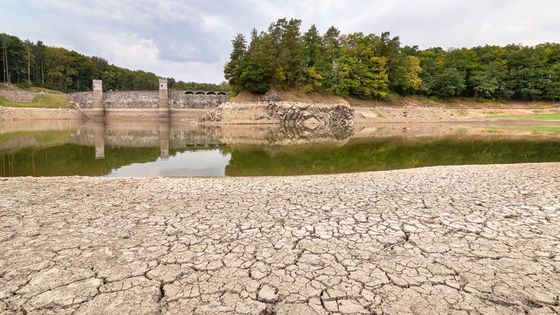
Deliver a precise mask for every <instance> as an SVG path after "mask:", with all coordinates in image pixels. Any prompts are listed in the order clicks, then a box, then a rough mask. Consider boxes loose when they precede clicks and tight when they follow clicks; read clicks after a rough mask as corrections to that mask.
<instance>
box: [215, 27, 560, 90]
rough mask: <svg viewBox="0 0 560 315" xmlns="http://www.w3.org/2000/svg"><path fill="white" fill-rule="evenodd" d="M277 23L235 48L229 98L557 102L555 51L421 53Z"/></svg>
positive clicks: (389, 39) (385, 40)
mask: <svg viewBox="0 0 560 315" xmlns="http://www.w3.org/2000/svg"><path fill="white" fill-rule="evenodd" d="M301 24H302V21H301V20H298V19H290V20H288V19H285V18H283V19H279V20H277V21H276V22H274V23H272V24H271V25H270V26H269V27H268V29H266V30H264V31H261V32H259V31H257V30H254V31H253V32H252V33H251V36H250V41H247V40H246V37H245V36H244V35H243V34H238V35H237V36H236V37H235V38H234V39H233V40H232V43H233V49H232V53H231V55H230V61H229V62H228V63H227V64H226V66H225V69H224V73H225V77H226V78H227V79H228V80H229V83H230V85H231V87H232V90H233V91H234V92H244V91H249V92H253V93H260V94H264V93H266V92H268V91H270V90H274V89H277V90H287V89H301V90H303V91H306V92H320V93H329V94H333V95H337V96H343V97H350V98H357V99H363V100H391V99H393V98H395V97H396V96H410V95H420V96H426V97H437V98H439V99H451V98H455V97H463V98H475V99H477V100H503V101H510V100H515V101H557V100H560V44H558V43H543V44H540V45H536V46H522V45H515V44H512V45H506V46H491V45H486V46H479V47H472V48H456V49H455V48H454V49H447V50H445V49H442V48H440V47H435V48H429V49H419V48H418V47H417V46H403V45H401V42H400V39H399V37H398V36H395V37H393V36H391V34H390V33H389V32H384V33H381V34H380V35H376V34H364V33H361V32H356V33H349V34H343V33H341V32H340V31H339V30H338V29H337V28H336V27H334V26H333V27H330V28H329V29H328V30H327V31H326V32H325V33H323V34H321V33H319V30H318V29H317V27H315V26H314V25H312V26H311V27H310V28H309V29H308V30H307V31H305V32H303V33H302V30H301Z"/></svg>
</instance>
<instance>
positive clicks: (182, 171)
mask: <svg viewBox="0 0 560 315" xmlns="http://www.w3.org/2000/svg"><path fill="white" fill-rule="evenodd" d="M90 124H91V126H88V125H87V124H86V125H85V126H84V128H83V130H84V131H85V132H86V134H87V132H88V130H87V129H88V128H89V129H93V135H94V143H95V159H96V160H100V159H105V137H106V131H105V122H104V121H103V120H93V121H92V122H91V123H90ZM134 127H137V128H136V130H135V129H132V130H127V129H126V128H125V129H124V130H120V134H121V137H122V139H121V140H119V139H118V138H119V131H116V132H113V133H110V137H112V139H113V140H112V143H113V144H114V145H115V144H116V145H122V146H124V147H129V146H130V147H135V146H150V145H151V144H154V139H153V134H154V132H153V130H154V128H153V124H152V126H151V127H152V130H150V129H149V128H147V129H140V130H138V127H140V126H134ZM194 132H195V133H196V131H194ZM170 137H171V123H170V121H169V120H160V121H159V123H158V126H157V142H159V158H157V159H156V160H155V161H149V162H140V163H132V164H129V165H124V166H121V167H118V168H115V169H112V170H111V171H110V173H109V174H107V175H106V176H109V177H140V176H141V177H158V176H225V168H226V166H227V165H228V163H229V160H230V155H229V154H222V153H221V152H220V150H219V148H216V146H218V145H219V143H218V142H217V141H216V140H213V139H210V138H207V139H206V141H205V137H204V136H203V135H199V136H198V137H197V136H196V135H195V136H193V137H192V138H193V139H191V140H193V141H189V140H188V136H187V137H186V139H184V141H185V148H188V147H189V146H192V147H191V148H190V149H191V150H188V151H185V152H179V151H176V152H174V154H173V156H170Z"/></svg>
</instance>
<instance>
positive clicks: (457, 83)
mask: <svg viewBox="0 0 560 315" xmlns="http://www.w3.org/2000/svg"><path fill="white" fill-rule="evenodd" d="M465 88H466V84H465V78H464V76H463V73H461V71H460V70H458V69H456V68H451V67H450V68H445V69H444V70H443V71H442V72H441V73H439V74H438V75H437V76H436V78H435V80H434V83H433V86H432V92H433V94H434V95H436V96H438V97H441V98H449V97H451V96H459V95H461V93H462V92H463V91H464V90H465Z"/></svg>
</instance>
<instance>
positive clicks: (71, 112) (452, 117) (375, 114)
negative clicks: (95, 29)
mask: <svg viewBox="0 0 560 315" xmlns="http://www.w3.org/2000/svg"><path fill="white" fill-rule="evenodd" d="M278 104H281V106H284V107H286V108H288V107H293V106H296V107H302V106H303V107H305V106H307V107H309V108H313V106H320V107H323V108H328V107H329V106H331V107H333V106H337V105H336V104H329V105H327V104H322V105H321V104H312V103H294V102H278ZM338 106H347V105H345V104H339V105H338ZM265 107H266V104H265V103H262V102H251V103H225V104H223V105H222V106H220V107H218V108H217V109H172V110H171V111H170V113H171V114H170V119H171V120H176V121H183V122H189V123H201V122H200V119H201V118H202V117H204V116H205V115H207V114H212V113H217V112H221V113H225V114H226V118H225V119H221V120H219V121H207V122H204V123H210V124H219V125H236V124H274V123H278V122H277V121H275V120H271V119H269V118H266V117H264V116H266V115H267V113H266V111H265V109H264V108H265ZM350 108H351V109H352V110H353V112H354V122H355V123H356V124H368V123H387V122H399V123H400V122H403V123H440V122H500V121H511V120H517V121H532V117H531V115H533V114H535V113H539V114H554V115H556V114H559V113H560V107H548V108H538V109H533V108H521V107H520V108H495V107H488V108H449V107H441V106H412V105H406V106H388V105H376V106H372V107H362V106H350ZM88 115H89V111H88V110H87V109H82V110H78V109H64V108H61V109H47V108H17V107H2V106H0V121H13V120H69V119H87V118H88ZM158 117H159V116H158V110H157V109H149V108H144V109H133V108H111V109H106V110H105V118H106V119H108V120H112V121H115V122H119V121H148V120H154V119H156V120H157V119H158ZM523 117H527V118H526V119H524V118H523ZM534 121H537V120H534ZM555 121H558V120H552V122H555ZM547 122H549V121H547Z"/></svg>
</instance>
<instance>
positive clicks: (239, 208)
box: [0, 163, 560, 314]
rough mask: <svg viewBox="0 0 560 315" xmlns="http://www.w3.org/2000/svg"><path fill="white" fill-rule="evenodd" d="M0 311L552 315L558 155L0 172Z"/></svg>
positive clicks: (559, 199) (559, 265)
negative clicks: (318, 169)
mask: <svg viewBox="0 0 560 315" xmlns="http://www.w3.org/2000/svg"><path fill="white" fill-rule="evenodd" d="M0 197H1V198H0V229H1V230H0V248H1V250H0V313H5V314H12V313H20V314H128V313H130V314H157V313H165V314H191V313H195V314H213V313H220V314H222V313H238V314H259V313H260V314H274V313H275V314H327V313H341V314H366V313H369V314H405V313H415V314H435V313H446V314H447V313H452V314H496V313H498V314H523V313H526V314H558V313H559V312H560V306H559V303H560V301H559V294H560V275H559V269H560V164H558V163H555V164H552V163H550V164H525V165H499V166H498V165H493V166H458V167H436V168H424V169H413V170H401V171H390V172H378V173H359V174H343V175H334V176H307V177H276V178H270V177H268V178H267V177H264V178H151V179H104V178H80V177H60V178H13V179H7V178H4V179H2V178H0Z"/></svg>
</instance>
